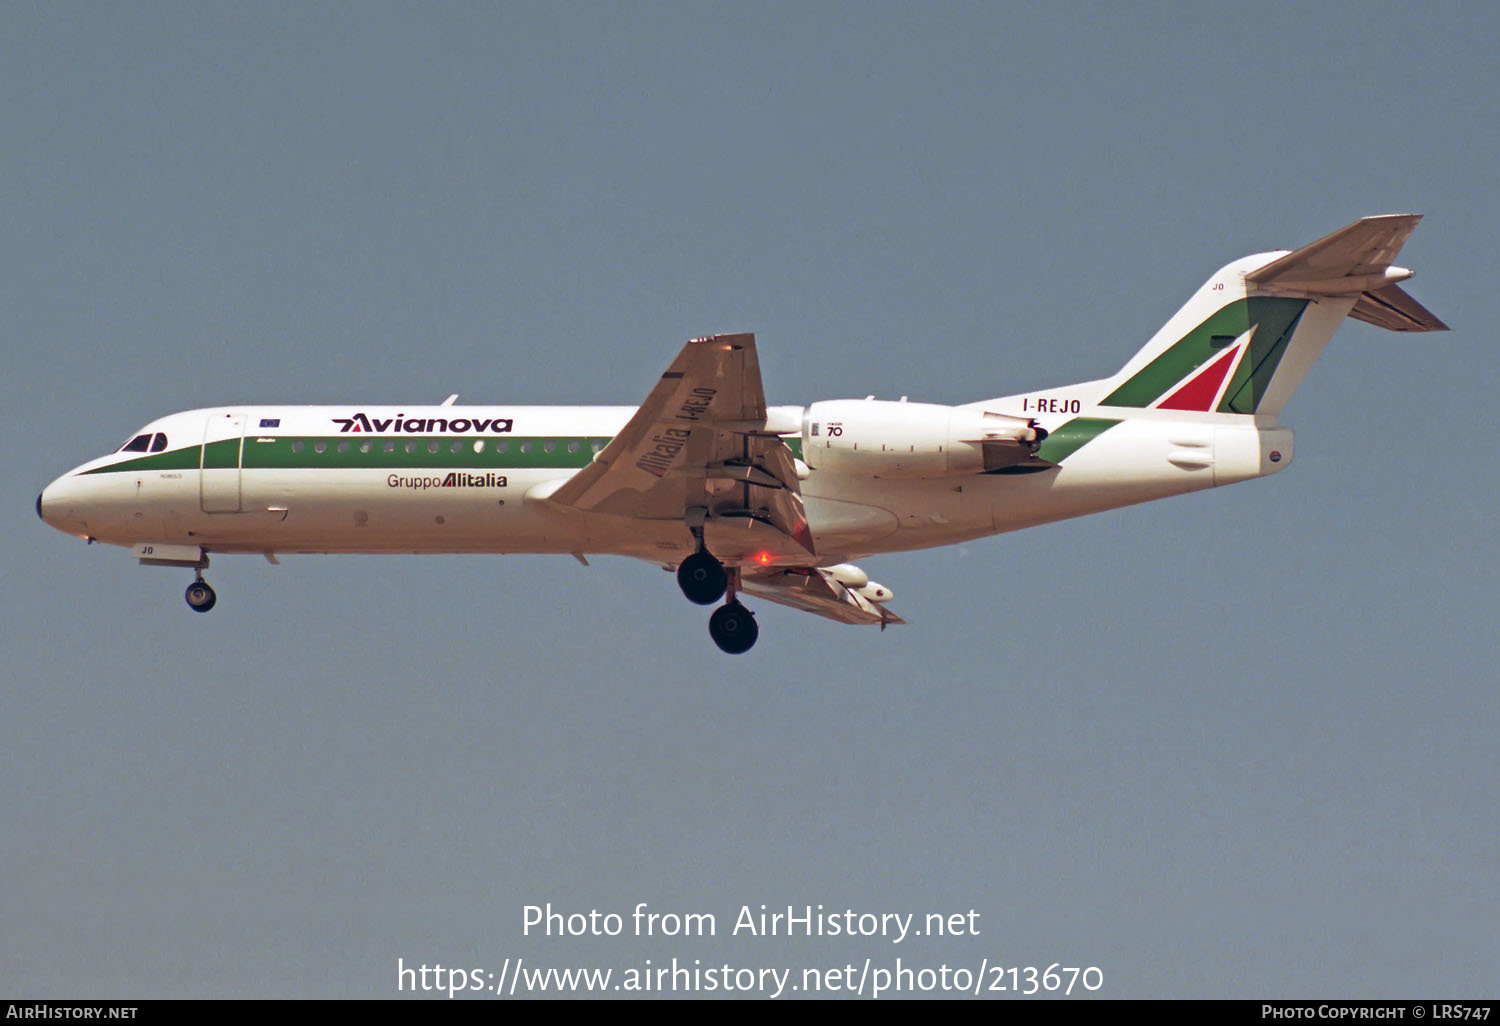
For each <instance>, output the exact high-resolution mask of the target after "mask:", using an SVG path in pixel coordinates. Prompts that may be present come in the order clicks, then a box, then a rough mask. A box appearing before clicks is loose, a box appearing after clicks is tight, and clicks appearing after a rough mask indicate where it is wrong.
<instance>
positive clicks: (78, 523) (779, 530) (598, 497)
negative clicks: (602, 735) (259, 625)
mask: <svg viewBox="0 0 1500 1026" xmlns="http://www.w3.org/2000/svg"><path fill="white" fill-rule="evenodd" d="M1419 220H1421V215H1418V214H1394V215H1384V216H1379V217H1367V218H1364V219H1362V220H1360V221H1356V222H1355V223H1354V224H1351V225H1349V226H1348V227H1347V228H1343V229H1340V230H1339V231H1336V232H1334V233H1333V234H1332V235H1329V236H1326V237H1325V238H1322V239H1319V240H1318V241H1317V242H1314V243H1312V244H1311V245H1308V246H1304V247H1303V248H1301V249H1298V250H1296V251H1294V252H1287V251H1278V252H1272V253H1261V254H1258V255H1255V256H1249V257H1245V258H1243V259H1240V260H1236V261H1234V262H1233V263H1231V264H1228V265H1227V266H1225V267H1223V268H1222V269H1220V270H1219V271H1218V272H1216V273H1215V274H1214V275H1213V276H1212V277H1210V278H1209V279H1208V281H1207V282H1205V283H1204V284H1203V286H1202V287H1201V288H1199V289H1198V291H1197V292H1196V293H1195V294H1194V295H1193V296H1192V298H1191V299H1189V300H1188V301H1187V303H1186V304H1185V305H1184V306H1183V307H1182V309H1181V310H1179V311H1177V313H1176V314H1175V315H1174V316H1173V317H1172V319H1171V320H1169V321H1168V322H1167V323H1166V325H1165V326H1164V327H1163V328H1162V329H1161V330H1160V331H1158V332H1157V333H1156V335H1155V336H1154V337H1153V338H1152V339H1151V340H1150V341H1149V342H1148V343H1147V344H1146V346H1145V348H1143V349H1141V350H1140V351H1139V352H1138V353H1136V354H1135V356H1134V357H1132V358H1131V360H1130V361H1129V362H1128V363H1126V364H1125V366H1124V367H1123V368H1121V370H1120V371H1119V373H1117V374H1115V375H1114V376H1113V377H1109V378H1105V379H1102V380H1099V381H1089V382H1084V383H1082V384H1076V385H1066V386H1062V387H1058V388H1045V389H1038V390H1034V391H1029V392H1020V393H1017V394H1015V395H1010V396H1004V397H1001V398H997V399H986V400H982V401H980V402H973V403H967V404H965V405H962V406H941V405H935V404H929V403H915V402H906V401H905V400H904V399H902V400H901V401H896V402H893V401H885V400H877V399H875V398H874V397H869V398H865V399H834V400H826V401H821V402H815V403H813V404H812V405H810V406H768V405H767V404H766V399H765V394H764V392H763V391H762V388H761V378H760V364H759V360H758V358H757V356H756V348H755V336H754V335H748V334H743V335H715V336H712V337H709V338H699V339H693V340H692V341H691V342H689V343H687V345H686V346H684V347H683V349H682V351H681V352H680V353H678V355H677V358H676V359H675V360H673V361H672V364H671V366H670V367H668V368H667V370H666V372H665V373H663V374H662V375H661V377H660V379H659V380H658V381H657V382H656V386H655V387H654V388H653V389H652V390H651V392H650V394H649V395H647V396H646V399H645V402H643V403H642V404H641V405H640V406H637V407H629V406H618V407H592V406H571V407H570V406H560V407H531V406H482V407H476V406H458V405H455V403H454V401H455V399H456V398H457V397H456V396H454V397H450V398H449V399H448V401H447V402H445V403H443V404H442V405H440V406H391V407H375V406H362V405H357V404H356V405H347V406H257V405H242V406H225V407H216V408H214V409H201V410H191V411H188V412H186V413H174V414H171V415H170V416H166V417H163V418H161V419H160V420H156V421H153V422H152V423H150V424H147V425H146V426H145V427H143V428H141V429H140V431H138V432H136V433H135V434H133V435H132V436H131V437H130V439H129V440H128V441H127V442H126V443H125V444H124V445H122V446H121V447H120V448H119V450H118V451H116V452H114V453H111V454H110V455H107V456H101V457H99V458H98V459H94V460H90V461H89V462H88V463H85V464H83V465H82V466H80V467H78V468H77V469H75V470H71V471H69V472H68V473H66V474H64V475H63V476H62V477H60V478H58V479H57V480H56V481H54V482H52V483H51V484H50V485H48V486H47V488H46V490H44V491H43V492H42V493H41V495H39V496H38V497H37V503H36V509H37V514H38V515H39V516H40V517H41V518H42V519H43V520H44V521H46V522H47V523H48V524H51V525H52V526H53V527H56V528H57V529H58V530H61V531H65V532H67V533H69V534H73V535H76V536H78V537H80V538H84V539H86V540H87V541H89V542H95V541H99V542H108V543H110V544H113V545H123V546H129V547H131V548H132V549H133V550H134V553H135V555H136V557H137V558H138V559H139V560H140V562H141V563H143V564H147V565H153V566H175V567H184V568H187V569H190V570H192V571H194V580H193V582H192V584H190V585H189V586H188V589H187V602H188V605H189V606H191V607H192V608H193V609H195V610H198V611H199V612H206V611H207V610H209V609H211V608H212V607H213V605H214V602H215V594H214V590H213V589H212V588H211V587H209V585H208V583H207V582H206V581H205V580H204V579H203V571H204V570H205V569H207V567H208V563H209V556H210V554H218V553H226V554H227V553H252V554H260V555H263V556H264V557H265V558H267V559H269V560H271V561H272V562H275V561H276V558H277V555H278V554H283V553H340V552H342V553H358V552H365V553H406V552H410V553H439V552H442V553H467V552H486V553H505V552H531V553H560V554H571V555H573V556H574V557H576V558H577V559H578V560H579V561H581V562H585V563H586V562H587V560H586V559H585V556H586V555H588V554H593V553H613V554H619V555H625V556H634V557H636V558H638V559H643V560H647V561H649V562H652V563H657V564H659V565H661V566H662V567H664V568H666V569H668V570H673V569H675V571H676V574H677V582H678V584H679V586H680V587H681V588H682V591H683V594H684V595H686V597H687V598H688V599H690V600H691V601H693V602H696V603H698V604H700V605H714V604H716V603H719V602H720V600H721V599H722V600H723V603H722V604H721V605H719V608H718V609H717V610H716V611H715V612H714V613H713V615H712V617H711V619H710V621H709V634H710V636H711V637H712V638H713V640H714V642H715V643H716V644H717V645H718V646H719V648H721V649H723V650H724V651H725V652H730V653H737V652H744V651H747V650H748V649H749V648H750V647H751V646H752V645H753V644H754V643H755V640H756V636H757V634H758V629H757V627H756V623H755V619H754V616H753V614H751V613H750V611H749V610H748V609H746V608H745V606H744V605H743V604H742V603H741V601H740V597H741V596H742V595H744V594H746V593H748V594H751V595H754V596H756V597H758V598H762V599H766V600H768V601H771V602H779V603H782V604H784V605H788V606H793V607H795V608H798V609H803V610H806V611H808V612H812V613H816V614H818V615H820V616H824V617H827V618H829V619H832V620H837V621H841V622H843V623H852V624H873V625H878V626H880V627H881V628H882V629H884V628H885V626H886V625H888V624H893V623H896V624H899V623H904V622H905V621H903V620H902V619H901V618H900V617H899V616H897V615H896V614H895V613H894V612H892V610H891V609H890V606H889V604H888V603H889V602H890V599H891V592H890V590H889V589H888V588H886V587H885V586H883V585H881V584H877V583H876V582H874V581H872V580H870V578H869V577H868V575H866V573H865V572H864V571H863V570H861V569H860V568H859V567H857V566H855V565H854V563H853V561H854V560H857V559H863V558H865V557H868V556H873V555H878V554H880V553H883V552H904V551H908V550H911V549H924V548H931V547H933V546H938V545H951V544H954V543H956V542H963V541H967V540H969V539H973V538H979V537H983V536H985V535H991V534H999V533H1001V532H1004V531H1014V530H1017V529H1019V528H1023V527H1030V526H1032V525H1035V524H1044V523H1048V522H1050V521H1054V520H1062V519H1064V518H1067V517H1076V516H1081V515H1083V514H1085V513H1096V512H1099V511H1101V510H1106V509H1112V508H1116V507H1120V506H1126V505H1130V504H1133V503H1139V502H1146V501H1149V500H1151V499H1160V498H1163V497H1165V496H1169V495H1178V494H1182V493H1184V492H1192V491H1197V490H1198V489H1201V488H1210V487H1213V486H1216V485H1225V484H1232V483H1234V482H1237V481H1245V480H1249V479H1251V478H1256V477H1264V476H1266V475H1268V474H1273V473H1275V472H1276V471H1278V470H1281V469H1283V468H1284V467H1286V466H1287V465H1289V464H1290V463H1291V461H1292V432H1291V431H1290V430H1289V429H1288V428H1286V427H1283V426H1282V424H1281V421H1280V417H1281V412H1282V409H1283V408H1284V407H1285V406H1286V403H1287V400H1288V399H1289V398H1291V395H1292V393H1293V391H1294V390H1295V389H1296V388H1297V386H1298V385H1299V384H1300V383H1301V382H1302V379H1303V378H1304V376H1306V374H1307V372H1308V369H1309V368H1310V367H1311V366H1312V364H1313V361H1314V360H1315V359H1317V357H1318V355H1319V353H1321V352H1322V350H1323V347H1324V346H1325V345H1326V344H1327V342H1328V340H1329V339H1330V338H1331V337H1332V336H1333V333H1334V331H1335V329H1337V328H1338V326H1339V324H1340V323H1341V322H1342V321H1343V320H1344V318H1345V317H1346V316H1347V317H1353V318H1355V319H1357V320H1361V321H1365V322H1367V323H1370V324H1374V325H1377V326H1379V327H1382V328H1388V329H1390V330H1392V331H1442V330H1445V329H1446V325H1444V324H1443V323H1442V321H1440V320H1438V319H1437V318H1436V317H1435V316H1433V315H1432V314H1431V313H1430V312H1429V311H1428V310H1426V309H1425V308H1424V307H1423V306H1422V305H1421V304H1420V303H1418V302H1417V301H1416V300H1414V299H1413V298H1412V297H1411V296H1410V295H1408V294H1407V293H1406V292H1405V291H1404V290H1403V289H1402V288H1401V287H1400V285H1399V283H1400V282H1402V281H1404V280H1405V279H1406V278H1408V277H1410V276H1411V272H1410V271H1408V270H1405V269H1404V268H1400V267H1396V266H1394V265H1393V264H1392V261H1393V260H1394V259H1395V257H1396V255H1397V253H1398V252H1399V251H1400V249H1401V247H1402V245H1403V244H1404V243H1405V242H1406V240H1407V238H1408V237H1409V236H1410V235H1411V233H1412V231H1413V229H1415V228H1416V226H1417V222H1418V221H1419Z"/></svg>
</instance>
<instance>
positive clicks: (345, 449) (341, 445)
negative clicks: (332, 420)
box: [339, 440, 349, 452]
mask: <svg viewBox="0 0 1500 1026" xmlns="http://www.w3.org/2000/svg"><path fill="white" fill-rule="evenodd" d="M348 451H349V442H348V441H347V440H345V441H342V442H340V443H339V452H348Z"/></svg>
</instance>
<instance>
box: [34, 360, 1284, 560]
mask: <svg viewBox="0 0 1500 1026" xmlns="http://www.w3.org/2000/svg"><path fill="white" fill-rule="evenodd" d="M1098 394H1099V389H1098V386H1097V384H1096V383H1086V384H1083V385H1073V386H1068V387H1065V388H1059V389H1053V390H1042V391H1039V392H1036V393H1029V394H1026V395H1017V396H1011V397H1006V398H1002V399H995V400H990V401H987V402H983V403H976V404H971V405H969V406H965V407H946V406H930V405H926V404H916V403H913V404H905V403H882V402H878V401H874V400H839V401H835V402H830V403H818V404H814V405H813V406H811V407H807V408H805V409H804V408H800V407H792V408H785V407H784V408H780V410H779V412H780V413H781V414H782V415H783V416H788V415H789V416H793V417H800V418H801V420H802V432H801V435H800V436H790V437H788V438H787V439H786V440H787V442H788V444H789V445H790V446H791V447H792V448H793V452H794V453H795V454H796V455H797V456H798V461H799V462H798V469H799V473H801V474H802V475H803V479H802V481H801V482H800V483H801V491H802V495H803V500H804V503H805V506H806V510H807V519H808V522H809V525H810V527H811V530H812V536H813V540H814V542H815V545H816V553H815V556H816V561H817V563H818V564H819V565H828V564H831V563H840V562H844V561H847V560H851V559H856V558H860V557H863V556H867V555H871V554H875V553H881V552H897V551H905V550H910V549H921V548H928V547H932V546H937V545H945V544H950V543H954V542H958V541H963V540H965V539H970V538H976V537H981V536H984V535H990V534H996V533H1000V532H1004V531H1012V530H1016V529H1018V528H1022V527H1028V526H1032V525H1035V524H1041V523H1046V522H1049V521H1053V520H1060V519H1064V518H1067V517H1075V516H1079V515H1082V514H1086V513H1092V512H1097V511H1100V510H1105V509H1111V508H1115V507H1118V506H1124V505H1129V504H1132V503H1138V502H1145V501H1148V500H1152V499H1157V498H1161V497H1164V496H1168V495H1173V494H1179V493H1183V492H1189V491H1195V490H1198V489H1201V488H1207V487H1211V486H1213V485H1218V484H1227V483H1230V482H1233V481H1240V480H1245V479H1247V478H1250V477H1257V476H1261V475H1263V474H1266V473H1270V472H1272V471H1275V470H1277V469H1280V468H1281V467H1285V466H1286V465H1288V464H1289V463H1290V461H1291V455H1292V451H1291V441H1292V440H1291V432H1290V431H1288V430H1287V429H1285V428H1280V427H1276V426H1274V425H1270V424H1265V423H1257V420H1256V418H1254V417H1251V416H1245V417H1225V416H1222V415H1215V416H1209V415H1199V414H1190V413H1176V412H1166V411H1158V410H1138V411H1130V412H1129V413H1128V414H1124V411H1121V410H1119V409H1116V408H1110V409H1105V410H1101V409H1098V408H1096V407H1094V406H1092V404H1091V403H1089V402H1088V401H1087V397H1092V396H1097V395H1098ZM980 411H983V412H987V413H998V414H1006V415H1010V416H1015V417H1023V418H1029V419H1033V420H1035V421H1036V423H1038V424H1039V425H1040V426H1042V427H1043V428H1045V429H1046V430H1047V431H1048V432H1050V433H1051V434H1052V436H1053V441H1054V442H1064V443H1065V444H1066V445H1070V446H1072V448H1071V450H1070V451H1068V452H1067V454H1066V458H1065V460H1064V461H1063V462H1062V463H1061V465H1060V466H1057V467H1054V468H1050V469H1046V470H1040V471H1035V472H1021V471H1019V470H1016V471H1012V472H1000V473H992V474H985V473H982V472H975V471H974V469H973V468H972V467H968V466H967V464H965V463H963V462H962V461H959V460H957V459H954V458H953V453H954V451H955V450H962V449H964V447H965V446H966V445H968V443H966V442H964V441H963V440H961V438H958V437H955V434H954V432H955V431H958V430H959V429H958V428H957V427H956V426H955V425H957V424H958V423H959V421H960V420H963V419H964V418H965V417H968V418H971V419H972V417H973V416H974V415H976V414H977V413H979V412H980ZM634 412H635V408H634V407H464V406H432V407H360V406H337V407H335V406H327V407H313V406H297V407H286V406H280V407H269V406H253V405H252V406H236V407H220V408H215V409H204V410H192V411H188V412H185V413H177V414H173V415H171V416H168V417H165V418H162V419H160V420H158V421H155V422H153V423H152V424H150V425H147V426H146V427H145V428H143V429H142V431H143V433H147V434H151V435H152V436H153V437H154V436H155V435H158V434H160V435H163V436H165V439H164V442H162V443H159V448H160V451H158V452H149V451H147V452H140V451H137V452H126V451H121V452H117V453H114V454H112V455H109V456H105V457H102V458H100V459H96V460H93V461H91V462H89V463H86V464H84V465H83V466H81V467H79V468H77V469H75V470H74V471H71V472H70V473H68V474H66V475H64V476H63V477H61V478H59V479H58V480H57V481H55V482H53V483H52V484H51V485H49V486H48V488H47V489H46V491H45V492H44V493H43V495H42V496H41V497H40V499H39V501H38V509H39V512H40V513H41V514H42V516H43V518H44V519H45V520H47V521H48V522H49V523H51V524H53V525H54V526H56V527H58V528H60V529H62V530H65V531H68V532H69V533H72V534H76V535H79V536H82V537H87V538H90V539H92V540H96V541H101V542H108V543H111V544H118V545H126V546H139V545H141V544H150V543H156V544H163V545H173V546H197V547H200V548H201V549H202V550H203V551H204V552H205V553H208V552H225V553H230V552H248V553H340V552H342V553H356V552H363V553H438V552H447V553H463V552H489V553H504V552H532V553H549V552H555V553H579V554H587V553H613V554H619V555H627V556H634V557H638V558H641V559H647V560H651V561H654V562H659V563H662V564H666V565H672V564H675V563H677V562H678V561H679V560H680V559H681V558H682V557H683V556H684V555H686V554H687V553H689V552H691V551H692V545H693V543H692V539H691V537H690V535H689V532H688V530H687V529H686V527H685V526H684V524H683V522H682V521H681V520H680V519H677V520H660V521H655V520H642V519H638V518H624V517H617V516H611V515H605V514H598V513H589V512H582V511H578V510H566V509H559V508H557V507H555V506H553V505H552V504H549V503H548V501H547V498H546V497H547V495H549V494H550V493H551V492H552V491H554V490H555V489H556V487H557V485H559V484H560V483H561V482H563V481H565V480H567V479H568V478H569V477H571V476H572V475H573V474H575V473H577V472H578V470H580V469H581V468H582V467H584V466H587V465H588V463H589V462H590V460H591V459H592V458H593V456H594V454H595V453H596V452H598V451H599V450H600V449H602V448H603V447H604V445H605V444H607V443H608V441H609V440H610V439H611V438H612V437H613V436H614V435H615V433H616V432H618V431H619V430H620V429H621V428H622V426H623V425H625V423H626V422H627V421H628V420H629V419H630V417H631V415H632V414H633V413H634ZM1122 414H1123V415H1122ZM833 417H837V418H838V421H837V423H835V422H834V421H833V419H832V418H833ZM824 419H827V420H828V423H824V422H823V420H824ZM892 424H896V425H898V426H899V431H897V432H896V433H892V428H891V425H892ZM830 425H833V426H834V427H835V428H836V430H837V431H838V433H837V434H836V435H831V434H830V430H829V427H830ZM882 432H884V434H882ZM1074 443H1076V444H1074ZM969 447H970V448H973V447H972V446H969ZM924 454H925V455H924ZM1044 455H1045V453H1044ZM966 458H967V457H966ZM971 462H972V461H971ZM707 530H708V535H707V540H708V545H709V548H710V549H711V550H712V551H714V552H715V553H716V554H717V555H718V556H719V557H720V558H721V559H723V560H724V562H725V563H727V564H730V565H734V564H739V563H744V562H749V561H751V560H756V561H758V562H760V563H761V564H762V565H765V564H766V563H767V562H770V563H771V564H772V565H775V564H779V563H791V562H793V558H794V557H791V556H788V555H785V554H784V552H783V551H781V550H778V551H777V552H776V553H775V554H773V555H769V556H768V555H767V553H766V551H765V549H764V548H763V545H762V542H763V532H761V531H757V530H750V529H747V527H746V525H744V524H743V523H737V524H735V525H728V524H724V525H719V524H716V523H714V522H713V521H710V522H709V524H708V525H707ZM801 559H802V562H804V563H805V562H806V555H805V554H804V555H803V556H802V557H801Z"/></svg>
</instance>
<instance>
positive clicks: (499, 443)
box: [495, 440, 510, 455]
mask: <svg viewBox="0 0 1500 1026" xmlns="http://www.w3.org/2000/svg"><path fill="white" fill-rule="evenodd" d="M495 451H496V452H498V453H500V454H501V455H504V454H505V453H508V452H510V443H509V442H506V441H503V440H496V442H495Z"/></svg>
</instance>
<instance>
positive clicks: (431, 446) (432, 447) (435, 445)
mask: <svg viewBox="0 0 1500 1026" xmlns="http://www.w3.org/2000/svg"><path fill="white" fill-rule="evenodd" d="M442 444H443V443H442V442H439V441H438V440H437V439H436V438H434V439H433V440H432V441H430V442H428V443H427V451H428V452H430V453H433V454H436V453H437V451H438V449H440V448H441V447H442Z"/></svg>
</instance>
